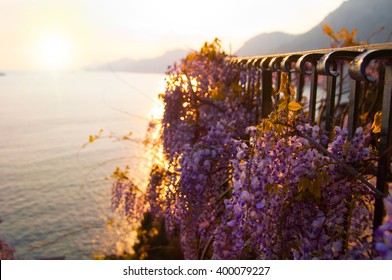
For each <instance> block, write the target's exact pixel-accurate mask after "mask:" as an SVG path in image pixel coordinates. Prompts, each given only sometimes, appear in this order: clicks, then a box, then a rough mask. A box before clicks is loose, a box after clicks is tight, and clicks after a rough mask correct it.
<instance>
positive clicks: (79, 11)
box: [0, 0, 344, 71]
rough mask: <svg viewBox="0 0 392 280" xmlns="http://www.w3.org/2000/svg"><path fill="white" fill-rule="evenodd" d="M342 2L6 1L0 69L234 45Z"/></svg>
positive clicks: (313, 18)
mask: <svg viewBox="0 0 392 280" xmlns="http://www.w3.org/2000/svg"><path fill="white" fill-rule="evenodd" d="M343 1H344V0H323V1H313V0H296V1H290V0H276V1H270V0H268V1H264V0H241V1H234V0H226V1H225V0H215V1H211V0H198V1H184V0H165V1H152V0H1V1H0V11H1V17H0V38H1V44H0V71H2V70H3V71H5V70H70V69H79V68H83V67H85V66H86V65H89V64H91V63H99V62H106V61H112V60H116V59H119V58H123V57H129V58H133V59H140V58H150V57H155V56H159V55H161V54H162V53H164V52H165V51H168V50H171V49H176V48H192V49H198V48H199V47H200V46H201V45H202V44H203V42H205V41H212V40H213V39H214V38H215V37H219V38H220V39H221V40H222V41H223V46H224V47H225V49H226V50H227V51H229V50H230V48H231V50H232V51H233V52H234V51H236V50H237V49H238V48H240V47H241V46H242V44H243V43H244V42H245V41H246V40H248V39H250V38H251V37H252V36H255V35H257V34H259V33H262V32H272V31H285V32H288V33H302V32H306V31H308V30H309V29H311V28H312V27H313V26H315V25H316V24H318V23H319V22H320V21H321V20H322V19H323V18H324V17H325V16H326V15H327V14H328V13H330V12H331V11H333V10H335V9H336V8H337V7H338V6H339V5H340V4H341V3H342V2H343Z"/></svg>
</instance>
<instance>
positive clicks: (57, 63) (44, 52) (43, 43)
mask: <svg viewBox="0 0 392 280" xmlns="http://www.w3.org/2000/svg"><path fill="white" fill-rule="evenodd" d="M36 56H37V57H36V59H37V60H38V63H39V64H40V65H41V68H43V69H44V70H64V69H68V68H69V67H70V64H71V58H72V44H71V41H70V40H69V38H67V36H65V35H63V34H60V33H59V34H48V35H46V36H44V37H42V39H41V40H40V41H39V42H38V45H37V53H36Z"/></svg>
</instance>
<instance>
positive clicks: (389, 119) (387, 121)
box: [373, 62, 392, 228]
mask: <svg viewBox="0 0 392 280" xmlns="http://www.w3.org/2000/svg"><path fill="white" fill-rule="evenodd" d="M384 77H385V78H384V79H385V82H384V92H383V102H382V122H381V132H380V146H379V147H380V148H379V150H380V155H379V159H378V168H377V189H378V190H380V191H381V192H382V193H384V194H387V192H388V188H387V180H388V173H390V157H391V154H392V152H391V150H390V147H391V142H392V141H391V138H392V137H391V124H392V113H391V110H392V64H391V62H389V63H387V65H386V66H385V76H384ZM389 175H390V174H389ZM384 216H385V209H384V204H383V201H382V199H376V204H375V208H374V222H373V225H374V228H378V227H379V226H380V225H381V224H382V219H383V217H384Z"/></svg>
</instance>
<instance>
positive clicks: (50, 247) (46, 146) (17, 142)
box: [0, 72, 163, 259]
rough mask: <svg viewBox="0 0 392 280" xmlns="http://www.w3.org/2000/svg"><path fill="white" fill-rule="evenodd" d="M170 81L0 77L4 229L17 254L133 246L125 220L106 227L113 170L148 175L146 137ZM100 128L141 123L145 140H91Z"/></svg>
mask: <svg viewBox="0 0 392 280" xmlns="http://www.w3.org/2000/svg"><path fill="white" fill-rule="evenodd" d="M162 87H163V75H158V74H136V73H109V72H72V73H20V72H13V73H7V75H6V76H1V77H0V217H1V219H2V220H3V221H4V222H3V223H1V224H0V237H1V238H2V239H4V240H6V242H7V243H9V244H10V245H11V246H13V247H14V248H15V249H16V257H17V258H19V259H40V258H48V257H56V256H62V257H65V258H66V259H91V258H92V254H94V253H102V252H110V251H112V250H116V249H117V250H121V249H122V246H126V243H127V241H126V240H125V241H124V240H122V239H126V238H125V236H126V235H127V233H126V232H124V231H122V230H123V229H115V230H112V231H113V232H114V235H113V234H111V233H108V230H107V226H106V224H107V223H108V219H109V218H110V217H111V211H110V191H111V181H110V180H105V179H104V177H105V176H108V175H110V174H111V173H112V172H113V170H114V168H115V167H116V166H120V167H121V166H125V165H126V164H128V165H129V166H130V167H131V176H132V177H133V179H134V180H135V181H136V182H137V183H138V184H144V183H145V180H146V176H147V172H148V168H146V165H147V164H148V162H147V160H146V158H145V156H144V154H145V151H144V148H143V145H142V144H141V143H139V142H140V141H141V140H143V139H144V136H145V132H146V126H147V123H148V119H150V117H151V115H152V114H153V113H154V110H155V109H154V108H155V107H156V106H157V105H156V103H157V101H156V100H157V99H156V96H157V93H158V92H159V91H160V90H161V89H162ZM100 129H103V130H104V131H105V133H106V132H112V133H114V134H116V135H124V134H127V133H129V132H130V131H132V132H133V136H132V139H134V140H136V142H130V141H125V142H124V141H120V142H119V141H113V139H101V140H98V141H96V142H94V143H92V144H89V145H87V147H85V148H82V145H83V144H84V143H86V142H87V141H88V137H89V135H90V134H95V133H97V132H98V131H99V130H100ZM116 235H117V236H116ZM121 238H122V239H121ZM124 244H125V245H124ZM128 245H129V244H128Z"/></svg>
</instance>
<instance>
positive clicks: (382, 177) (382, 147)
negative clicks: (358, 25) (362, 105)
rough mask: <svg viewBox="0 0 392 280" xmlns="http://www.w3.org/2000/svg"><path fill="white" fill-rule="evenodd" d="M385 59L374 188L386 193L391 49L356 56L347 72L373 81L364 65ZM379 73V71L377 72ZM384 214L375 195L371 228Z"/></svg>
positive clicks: (391, 136) (390, 139)
mask: <svg viewBox="0 0 392 280" xmlns="http://www.w3.org/2000/svg"><path fill="white" fill-rule="evenodd" d="M374 59H381V60H386V65H385V71H384V77H380V78H381V80H382V79H383V80H384V88H383V96H382V121H381V132H380V135H379V136H380V142H379V145H378V147H379V149H378V150H379V156H378V163H377V174H376V175H377V183H376V188H377V189H378V190H379V191H380V193H382V194H384V195H387V193H388V185H387V181H388V179H390V176H391V174H390V172H391V171H390V158H391V155H392V151H391V147H392V131H391V126H392V111H391V110H392V49H389V50H373V51H368V52H366V53H363V54H361V55H359V56H357V57H356V58H355V59H354V60H353V61H352V62H351V65H350V68H349V73H350V76H351V77H352V78H353V79H356V80H365V81H369V82H375V81H376V79H375V78H374V77H371V76H368V75H367V73H366V67H367V66H368V65H369V63H370V61H371V60H374ZM379 74H381V73H379ZM384 215H385V209H384V203H383V197H380V196H376V198H375V205H374V220H373V230H375V229H377V228H378V227H379V226H380V225H381V224H382V220H383V217H384Z"/></svg>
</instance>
